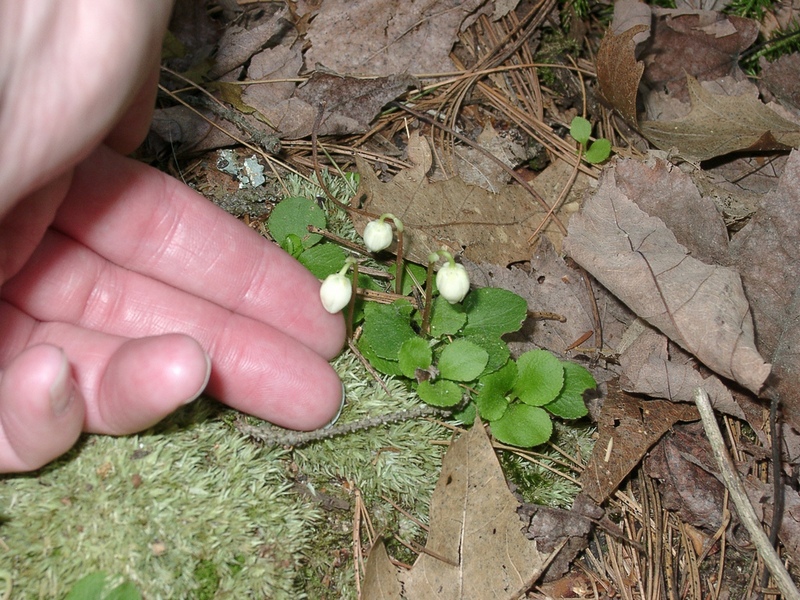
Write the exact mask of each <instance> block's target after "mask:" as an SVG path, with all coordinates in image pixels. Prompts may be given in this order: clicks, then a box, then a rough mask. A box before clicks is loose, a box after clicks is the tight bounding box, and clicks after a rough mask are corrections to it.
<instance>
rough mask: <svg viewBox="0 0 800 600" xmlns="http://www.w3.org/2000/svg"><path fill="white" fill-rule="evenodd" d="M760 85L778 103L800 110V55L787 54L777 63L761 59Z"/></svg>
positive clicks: (759, 62)
mask: <svg viewBox="0 0 800 600" xmlns="http://www.w3.org/2000/svg"><path fill="white" fill-rule="evenodd" d="M758 64H759V66H760V67H761V79H760V80H759V85H760V86H764V87H766V88H767V89H768V90H769V92H770V93H771V94H772V95H773V96H775V98H777V99H778V101H779V102H780V103H781V104H783V105H785V106H788V107H791V108H793V109H794V110H796V111H797V110H800V53H798V52H794V53H793V54H785V55H783V56H781V57H780V58H779V59H777V60H776V61H775V62H768V61H767V59H765V58H764V57H761V58H760V59H759V61H758Z"/></svg>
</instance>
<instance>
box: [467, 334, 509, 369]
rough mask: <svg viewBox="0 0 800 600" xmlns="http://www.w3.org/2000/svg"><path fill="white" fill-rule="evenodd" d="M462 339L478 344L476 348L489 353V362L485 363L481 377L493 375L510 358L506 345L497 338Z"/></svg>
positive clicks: (477, 336) (472, 336)
mask: <svg viewBox="0 0 800 600" xmlns="http://www.w3.org/2000/svg"><path fill="white" fill-rule="evenodd" d="M463 339H465V340H469V341H470V342H472V343H473V344H478V346H480V347H481V348H483V349H484V350H486V352H488V353H489V362H487V363H486V367H485V368H484V369H483V373H481V375H486V374H487V373H493V372H495V371H497V369H499V368H500V367H502V366H503V365H505V364H506V363H507V362H508V359H509V357H510V356H511V351H510V350H509V349H508V344H506V343H505V342H504V341H503V340H501V339H500V338H499V337H489V336H485V335H470V336H467V337H465V338H463Z"/></svg>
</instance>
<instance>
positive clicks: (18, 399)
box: [0, 345, 84, 473]
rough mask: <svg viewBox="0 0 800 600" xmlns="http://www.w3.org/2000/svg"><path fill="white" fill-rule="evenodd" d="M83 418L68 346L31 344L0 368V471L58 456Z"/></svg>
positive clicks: (23, 468) (32, 466)
mask: <svg viewBox="0 0 800 600" xmlns="http://www.w3.org/2000/svg"><path fill="white" fill-rule="evenodd" d="M83 418H84V403H83V398H82V397H81V395H80V392H79V391H78V389H77V387H76V385H75V382H74V381H73V379H72V372H71V369H70V365H69V361H68V360H67V356H66V354H64V351H63V350H61V349H60V348H58V347H56V346H51V345H38V346H33V347H31V348H27V349H26V350H24V351H23V352H22V353H21V354H19V355H18V356H17V357H15V358H14V359H13V360H12V361H11V362H10V363H9V364H8V365H6V368H5V369H4V370H3V372H2V374H0V473H5V472H17V471H31V470H34V469H38V468H39V467H41V466H43V465H45V464H47V463H48V462H50V461H51V460H53V459H55V458H57V457H58V456H60V455H61V454H63V453H64V452H66V451H67V450H69V449H70V448H71V447H72V446H73V444H74V443H75V442H76V441H77V439H78V436H80V434H81V430H82V429H83Z"/></svg>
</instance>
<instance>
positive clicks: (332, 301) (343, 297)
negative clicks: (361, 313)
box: [319, 259, 353, 314]
mask: <svg viewBox="0 0 800 600" xmlns="http://www.w3.org/2000/svg"><path fill="white" fill-rule="evenodd" d="M352 262H353V261H352V259H348V260H347V262H346V263H345V265H344V267H342V270H341V271H339V272H338V273H334V274H332V275H328V276H327V277H326V278H325V281H323V282H322V286H321V287H320V288H319V299H320V300H322V306H324V307H325V310H327V311H328V312H329V313H331V314H334V313H337V312H339V311H340V310H342V309H343V308H344V307H345V306H347V305H348V304H349V303H350V298H351V297H352V295H353V285H352V283H351V282H350V280H349V279H348V278H347V277H345V273H347V269H349V268H350V265H351V264H352Z"/></svg>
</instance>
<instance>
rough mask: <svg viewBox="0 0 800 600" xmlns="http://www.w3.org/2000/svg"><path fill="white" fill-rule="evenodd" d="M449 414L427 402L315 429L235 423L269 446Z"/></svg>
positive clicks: (292, 444)
mask: <svg viewBox="0 0 800 600" xmlns="http://www.w3.org/2000/svg"><path fill="white" fill-rule="evenodd" d="M445 414H450V411H446V410H443V409H441V408H436V407H435V406H429V405H427V404H426V405H423V406H417V407H415V408H410V409H408V410H400V411H397V412H393V413H387V414H384V415H375V416H374V417H365V418H363V419H359V420H357V421H352V422H350V423H341V424H338V425H331V426H328V427H325V428H323V429H315V430H313V431H292V430H289V429H282V428H281V427H276V426H275V425H270V424H264V425H249V424H247V423H244V422H237V423H236V424H235V427H236V429H238V430H239V431H240V432H241V433H243V434H245V435H247V436H250V437H251V438H253V439H255V440H258V441H259V442H262V443H263V444H265V445H267V446H304V445H305V444H310V443H311V442H318V441H320V440H327V439H330V438H332V437H336V436H338V435H345V434H348V433H355V432H356V431H364V430H366V429H371V428H373V427H380V426H382V425H389V424H390V423H398V422H400V421H409V420H411V419H418V418H420V417H432V416H438V415H445Z"/></svg>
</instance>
